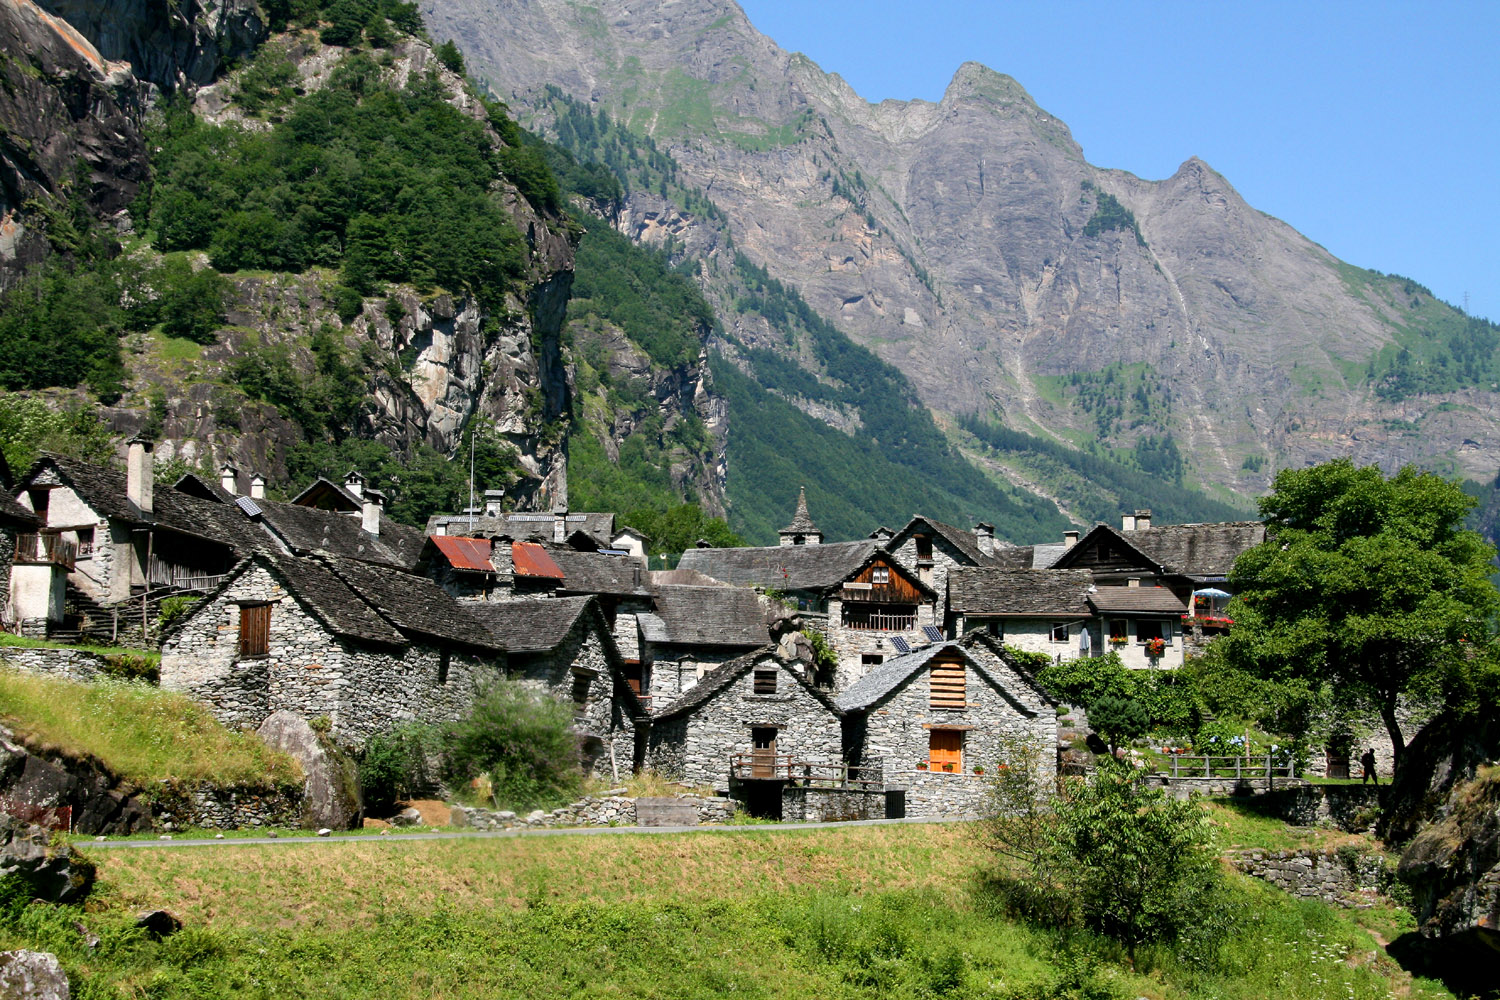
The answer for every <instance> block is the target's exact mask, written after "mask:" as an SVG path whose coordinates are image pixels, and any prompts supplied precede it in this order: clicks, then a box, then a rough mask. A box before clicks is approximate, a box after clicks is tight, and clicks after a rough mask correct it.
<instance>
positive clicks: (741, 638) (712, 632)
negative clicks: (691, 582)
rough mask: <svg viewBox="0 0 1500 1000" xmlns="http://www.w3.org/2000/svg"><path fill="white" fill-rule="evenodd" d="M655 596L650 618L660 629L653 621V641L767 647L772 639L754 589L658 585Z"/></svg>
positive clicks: (696, 644) (650, 636) (695, 644)
mask: <svg viewBox="0 0 1500 1000" xmlns="http://www.w3.org/2000/svg"><path fill="white" fill-rule="evenodd" d="M653 597H654V604H655V614H654V615H653V616H649V617H654V618H656V620H657V621H658V622H660V624H661V631H659V632H658V631H656V629H655V628H654V626H655V624H656V623H655V622H652V623H650V625H651V626H652V627H651V628H649V629H648V634H647V636H646V638H648V639H650V640H651V641H652V642H666V643H681V644H685V645H694V646H764V645H765V644H766V643H767V642H769V641H770V632H769V630H768V629H767V627H766V610H765V608H764V607H763V606H762V605H761V602H760V597H759V596H758V595H757V594H756V593H755V592H754V591H753V590H746V589H744V588H742V587H682V586H668V587H657V588H655V593H654V595H653ZM643 624H645V623H643ZM652 632H654V633H655V634H650V633H652ZM658 636H660V638H658Z"/></svg>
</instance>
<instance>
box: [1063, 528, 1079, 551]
mask: <svg viewBox="0 0 1500 1000" xmlns="http://www.w3.org/2000/svg"><path fill="white" fill-rule="evenodd" d="M1077 544H1078V532H1077V531H1064V532H1063V548H1065V549H1071V548H1072V547H1073V546H1075V545H1077Z"/></svg>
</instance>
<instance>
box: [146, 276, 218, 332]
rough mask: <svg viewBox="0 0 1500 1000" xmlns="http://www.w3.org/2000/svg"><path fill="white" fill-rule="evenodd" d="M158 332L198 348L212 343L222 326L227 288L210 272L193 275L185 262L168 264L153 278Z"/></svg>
mask: <svg viewBox="0 0 1500 1000" xmlns="http://www.w3.org/2000/svg"><path fill="white" fill-rule="evenodd" d="M153 279H154V281H155V283H156V285H157V295H158V298H157V308H158V310H159V312H160V314H161V325H162V332H163V333H165V334H167V336H169V337H183V338H185V339H187V340H191V341H195V342H196V343H199V344H211V343H213V342H214V333H215V331H217V330H218V329H219V327H220V326H222V325H223V323H224V319H225V312H224V310H225V302H226V300H227V299H228V298H229V293H230V291H231V287H230V284H229V282H228V281H226V280H225V279H224V276H223V275H221V274H219V273H218V272H217V271H215V270H213V269H212V268H207V267H205V268H202V269H200V270H198V271H194V270H193V268H192V266H191V265H190V264H188V262H187V261H185V260H180V259H178V260H169V261H167V262H166V263H165V264H163V265H162V266H161V267H160V268H159V269H158V270H157V272H156V274H155V275H153Z"/></svg>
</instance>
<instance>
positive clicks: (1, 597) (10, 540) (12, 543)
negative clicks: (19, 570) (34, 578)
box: [0, 524, 16, 617]
mask: <svg viewBox="0 0 1500 1000" xmlns="http://www.w3.org/2000/svg"><path fill="white" fill-rule="evenodd" d="M15 557H16V531H15V529H14V528H10V527H7V526H5V525H4V524H0V615H3V616H6V617H8V616H9V611H10V567H11V563H12V562H14V561H15Z"/></svg>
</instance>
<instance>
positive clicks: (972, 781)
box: [885, 769, 990, 819]
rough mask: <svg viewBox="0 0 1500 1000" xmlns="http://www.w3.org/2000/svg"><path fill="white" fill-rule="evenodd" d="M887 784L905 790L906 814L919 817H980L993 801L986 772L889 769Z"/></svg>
mask: <svg viewBox="0 0 1500 1000" xmlns="http://www.w3.org/2000/svg"><path fill="white" fill-rule="evenodd" d="M885 780H886V784H887V785H888V786H889V787H891V788H904V789H905V790H906V815H907V816H908V817H911V818H918V819H981V818H983V817H984V816H985V815H986V813H987V811H988V809H989V803H990V786H989V782H988V781H987V779H986V778H985V777H984V775H979V774H972V773H970V774H957V773H955V774H944V773H942V772H935V771H918V770H915V769H913V770H909V771H898V772H895V773H891V772H889V771H888V772H887V773H886V779H885Z"/></svg>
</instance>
